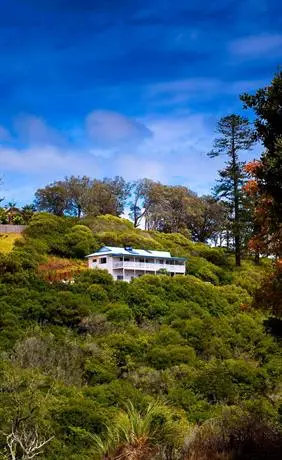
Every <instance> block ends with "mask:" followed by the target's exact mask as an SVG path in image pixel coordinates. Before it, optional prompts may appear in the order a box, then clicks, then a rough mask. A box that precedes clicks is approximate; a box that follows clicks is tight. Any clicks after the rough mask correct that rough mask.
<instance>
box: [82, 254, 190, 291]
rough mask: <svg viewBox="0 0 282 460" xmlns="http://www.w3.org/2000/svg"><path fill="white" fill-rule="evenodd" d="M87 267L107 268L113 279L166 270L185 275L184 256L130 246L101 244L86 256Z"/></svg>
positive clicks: (127, 278)
mask: <svg viewBox="0 0 282 460" xmlns="http://www.w3.org/2000/svg"><path fill="white" fill-rule="evenodd" d="M86 257H87V258H88V267H89V268H100V269H102V270H107V271H108V272H109V273H110V274H111V275H112V276H113V278H114V279H115V280H123V281H128V282H129V281H131V280H132V279H134V278H138V277H139V276H142V275H145V274H157V273H158V272H160V271H161V272H164V271H165V270H166V272H167V273H168V274H170V275H171V276H174V275H185V262H186V259H185V258H184V257H172V256H171V254H170V252H167V251H150V250H148V249H134V248H132V247H130V246H129V247H124V248H118V247H112V246H103V247H102V248H101V249H100V250H99V251H97V252H95V253H94V254H89V255H88V256H86Z"/></svg>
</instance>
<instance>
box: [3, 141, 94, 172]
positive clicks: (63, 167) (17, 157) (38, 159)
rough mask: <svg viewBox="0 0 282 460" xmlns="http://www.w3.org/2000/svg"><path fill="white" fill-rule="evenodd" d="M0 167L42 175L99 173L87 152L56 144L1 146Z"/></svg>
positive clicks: (5, 169) (6, 169)
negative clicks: (66, 148) (19, 146)
mask: <svg viewBox="0 0 282 460" xmlns="http://www.w3.org/2000/svg"><path fill="white" fill-rule="evenodd" d="M0 168H1V169H2V170H4V171H13V172H15V173H22V174H33V175H39V176H41V177H46V176H48V177H50V175H51V174H52V175H53V179H54V180H55V179H56V178H57V177H58V176H64V175H67V174H77V175H78V174H87V173H88V174H90V173H92V171H93V174H97V173H98V174H99V168H98V166H97V163H95V160H94V159H93V158H92V157H91V156H89V155H88V154H87V153H86V154H85V153H83V152H78V151H75V150H73V151H71V150H63V149H60V148H59V147H55V146H43V147H40V148H38V147H36V146H34V147H33V146H32V147H30V148H26V149H22V150H19V149H15V148H8V147H7V148H5V147H2V148H0Z"/></svg>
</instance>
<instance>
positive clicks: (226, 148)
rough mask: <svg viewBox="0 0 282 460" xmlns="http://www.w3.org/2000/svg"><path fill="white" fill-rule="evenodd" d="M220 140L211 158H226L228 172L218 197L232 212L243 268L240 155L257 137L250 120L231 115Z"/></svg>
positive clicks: (221, 173) (221, 124) (224, 121)
mask: <svg viewBox="0 0 282 460" xmlns="http://www.w3.org/2000/svg"><path fill="white" fill-rule="evenodd" d="M217 132H218V134H219V137H217V138H216V139H215V141H214V145H213V150H212V151H211V152H210V153H208V155H209V156H210V157H211V158H213V157H217V156H219V155H226V156H227V158H228V159H227V161H226V166H225V168H224V169H222V170H220V171H219V177H220V178H219V180H218V181H217V185H216V187H215V194H216V196H217V197H219V198H222V199H223V200H224V201H225V202H226V203H227V204H228V205H229V209H230V216H231V217H230V219H231V233H232V236H233V238H234V245H235V261H236V265H237V266H240V265H241V236H242V228H243V221H244V219H243V210H242V208H243V192H242V187H243V184H244V181H245V172H244V169H243V166H244V163H243V162H242V161H240V158H239V153H240V152H241V151H246V150H250V149H251V148H252V145H253V144H254V135H253V131H252V129H251V127H250V124H249V121H248V119H247V118H244V117H241V116H239V115H235V114H232V115H228V116H226V117H223V118H221V119H220V120H219V122H218V125H217Z"/></svg>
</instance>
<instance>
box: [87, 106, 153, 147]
mask: <svg viewBox="0 0 282 460" xmlns="http://www.w3.org/2000/svg"><path fill="white" fill-rule="evenodd" d="M86 133H87V134H88V136H89V138H90V139H91V140H92V142H94V143H95V144H96V145H98V146H106V147H109V146H114V147H115V146H120V145H124V144H128V143H132V142H135V143H136V142H140V141H142V140H143V139H146V138H148V137H150V136H151V135H152V133H151V132H150V131H149V129H148V128H147V127H146V126H145V125H143V124H142V123H140V122H138V121H137V120H134V119H130V118H128V117H125V116H123V115H121V114H119V113H116V112H109V111H105V110H98V111H95V112H92V113H90V114H89V115H88V117H87V119H86Z"/></svg>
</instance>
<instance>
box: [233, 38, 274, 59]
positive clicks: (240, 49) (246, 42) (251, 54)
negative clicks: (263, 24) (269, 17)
mask: <svg viewBox="0 0 282 460" xmlns="http://www.w3.org/2000/svg"><path fill="white" fill-rule="evenodd" d="M229 48H230V51H231V53H232V54H234V55H236V56H238V57H241V58H247V59H252V58H255V59H256V58H257V57H260V56H261V57H268V54H269V55H270V57H272V58H273V57H274V56H281V55H282V34H267V33H262V34H259V35H249V36H246V37H241V38H239V39H237V40H234V41H233V42H231V44H230V45H229Z"/></svg>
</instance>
